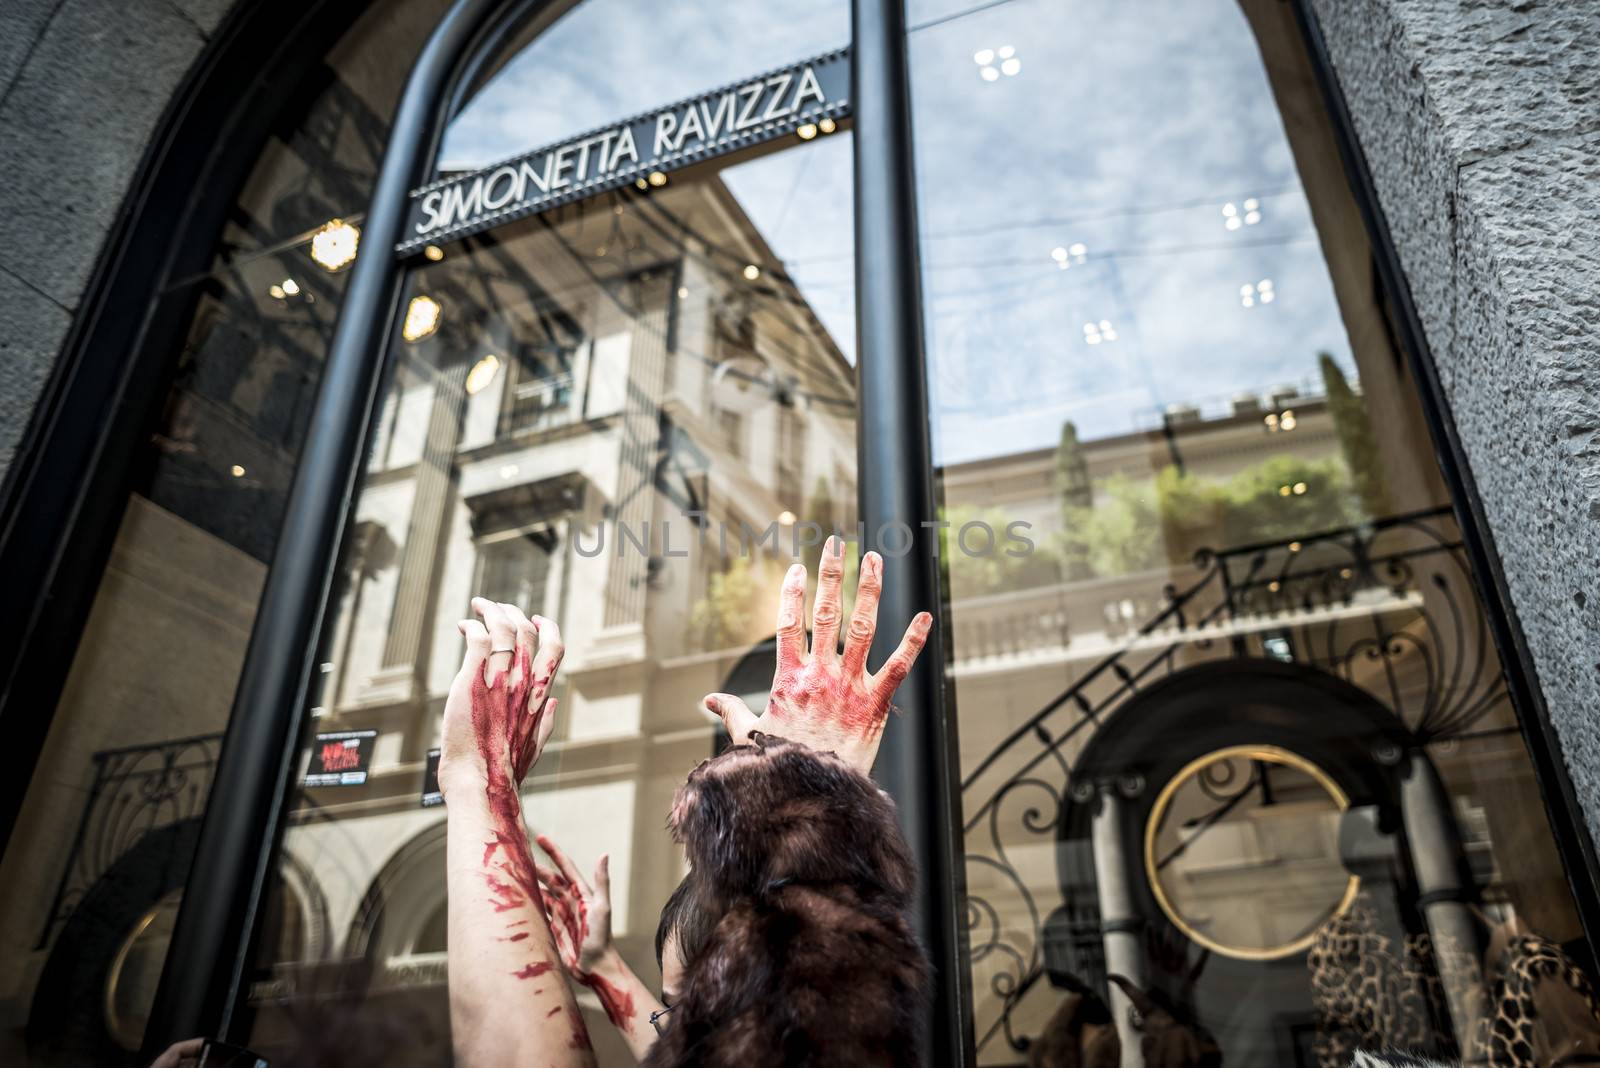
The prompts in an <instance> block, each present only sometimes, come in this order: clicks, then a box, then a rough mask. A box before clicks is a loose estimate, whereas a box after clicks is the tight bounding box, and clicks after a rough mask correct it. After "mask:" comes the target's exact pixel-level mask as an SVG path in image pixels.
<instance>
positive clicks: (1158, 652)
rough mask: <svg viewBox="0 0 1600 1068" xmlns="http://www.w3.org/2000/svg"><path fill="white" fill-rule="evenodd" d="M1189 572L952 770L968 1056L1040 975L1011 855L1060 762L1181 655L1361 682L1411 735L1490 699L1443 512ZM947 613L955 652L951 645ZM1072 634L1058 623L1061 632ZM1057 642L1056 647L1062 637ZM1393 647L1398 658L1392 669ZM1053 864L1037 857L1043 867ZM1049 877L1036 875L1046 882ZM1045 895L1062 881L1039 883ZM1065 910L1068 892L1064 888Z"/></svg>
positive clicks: (1050, 837) (1464, 570) (1031, 903)
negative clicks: (1251, 660)
mask: <svg viewBox="0 0 1600 1068" xmlns="http://www.w3.org/2000/svg"><path fill="white" fill-rule="evenodd" d="M1191 574H1192V576H1193V577H1192V579H1190V580H1186V581H1185V584H1184V585H1182V586H1181V587H1180V586H1178V585H1176V584H1168V585H1167V586H1166V587H1165V589H1164V591H1163V595H1162V600H1163V603H1162V604H1161V606H1160V607H1159V609H1157V610H1156V611H1155V612H1154V613H1153V614H1152V615H1150V616H1149V617H1148V618H1147V619H1146V620H1145V622H1144V623H1143V624H1142V625H1140V626H1138V627H1137V629H1133V630H1131V631H1130V632H1129V633H1127V634H1125V635H1124V636H1123V637H1122V638H1121V639H1120V640H1119V641H1117V642H1115V644H1114V648H1112V650H1111V651H1110V652H1108V653H1106V654H1104V655H1103V656H1100V657H1099V658H1098V659H1091V660H1086V661H1084V665H1083V666H1082V667H1081V668H1080V669H1079V670H1077V671H1075V672H1074V679H1075V681H1073V683H1072V684H1071V685H1070V686H1068V687H1066V688H1065V689H1063V690H1062V691H1061V692H1060V693H1058V694H1057V695H1056V696H1055V697H1054V698H1053V699H1051V700H1050V701H1049V702H1047V703H1046V704H1045V705H1044V706H1043V707H1042V708H1040V709H1039V710H1038V711H1037V712H1035V713H1034V714H1032V715H1031V716H1029V717H1028V718H1027V719H1025V720H1023V721H1022V722H1020V723H1018V724H1017V725H1016V726H1015V727H1013V728H1012V729H1011V730H1010V731H1009V732H1008V733H1007V734H1005V735H1004V736H1003V737H1002V738H1001V739H1000V740H999V742H998V743H997V744H995V745H994V746H993V747H992V748H991V749H990V750H989V752H988V753H987V754H986V755H985V756H984V757H982V758H981V759H980V760H978V761H977V762H976V763H974V764H973V765H972V766H971V767H970V768H969V769H967V770H966V771H965V776H964V778H963V781H962V801H963V810H964V817H963V831H964V835H965V847H966V864H967V868H968V884H969V892H968V896H967V910H966V912H967V915H966V923H967V929H968V935H969V939H970V948H971V962H972V967H973V987H974V991H975V992H976V993H977V994H978V995H979V1004H978V1006H977V1009H978V1020H977V1042H978V1049H979V1051H980V1052H984V1051H985V1050H986V1049H989V1051H990V1053H991V1054H994V1053H999V1054H1000V1055H1001V1056H1007V1055H1008V1054H1007V1053H1006V1052H1004V1051H1003V1047H994V1048H992V1049H990V1047H992V1044H993V1043H995V1042H996V1041H997V1040H1003V1041H1004V1043H1005V1045H1006V1046H1008V1047H1009V1051H1010V1053H1015V1054H1022V1053H1024V1052H1025V1051H1026V1050H1027V1048H1028V1046H1029V1039H1028V1038H1027V1037H1026V1036H1025V1035H1023V1034H1020V1033H1019V1027H1018V1026H1017V1023H1018V1021H1017V1019H1015V1017H1016V1015H1017V1013H1018V1007H1019V1005H1020V1004H1021V1002H1022V1001H1023V999H1024V998H1025V997H1026V996H1027V994H1028V993H1029V991H1030V990H1032V989H1034V988H1035V987H1037V986H1038V985H1039V984H1040V980H1041V979H1043V978H1044V976H1045V967H1044V959H1043V957H1044V952H1043V951H1044V941H1045V937H1046V934H1045V932H1044V930H1043V926H1044V913H1045V911H1046V909H1044V908H1042V907H1041V902H1040V899H1039V898H1038V897H1037V896H1036V894H1035V890H1036V889H1038V888H1039V887H1038V886H1037V883H1038V880H1037V879H1035V880H1033V881H1032V882H1030V880H1029V879H1028V878H1026V877H1025V876H1024V875H1023V874H1021V873H1020V872H1019V870H1018V865H1017V863H1016V862H1015V860H1014V859H1013V857H1014V855H1015V854H1017V853H1018V852H1019V851H1020V850H1022V849H1025V848H1027V847H1028V846H1031V845H1048V846H1053V845H1054V843H1055V840H1056V837H1057V834H1058V831H1059V821H1060V819H1061V816H1062V813H1063V810H1064V807H1065V804H1066V802H1067V800H1068V798H1069V796H1070V797H1075V798H1078V799H1079V800H1086V799H1087V797H1086V796H1083V791H1084V789H1085V788H1087V789H1088V790H1091V791H1092V790H1093V788H1094V784H1092V783H1078V782H1075V781H1074V779H1073V767H1072V760H1073V757H1074V755H1075V754H1076V753H1077V752H1079V751H1080V750H1081V749H1082V747H1083V745H1084V744H1085V743H1086V742H1087V741H1088V739H1089V738H1090V737H1091V736H1092V734H1093V732H1094V731H1095V729H1096V728H1097V727H1098V726H1099V725H1100V724H1102V723H1103V722H1104V721H1105V720H1106V718H1107V717H1108V716H1110V715H1111V714H1113V713H1114V712H1115V710H1116V709H1117V708H1118V707H1119V706H1120V705H1122V704H1123V703H1124V702H1126V701H1128V700H1129V699H1130V698H1132V697H1133V696H1135V695H1136V694H1138V693H1140V692H1141V691H1142V690H1143V689H1146V688H1148V687H1149V686H1150V685H1151V684H1153V683H1154V682H1156V681H1157V680H1159V679H1161V678H1164V677H1166V676H1167V675H1169V674H1171V673H1173V672H1175V671H1177V670H1178V669H1180V668H1181V667H1186V666H1188V665H1190V664H1193V663H1196V662H1198V661H1201V660H1204V659H1208V658H1221V657H1235V656H1243V655H1256V656H1262V655H1266V656H1275V657H1277V658H1278V659H1283V660H1291V661H1294V662H1298V663H1302V664H1306V665H1309V666H1312V667H1315V668H1317V669H1320V670H1322V671H1326V672H1328V673H1330V674H1333V675H1335V676H1338V677H1340V678H1343V679H1345V680H1346V681H1349V682H1352V683H1354V684H1356V685H1358V686H1361V687H1362V688H1364V689H1366V690H1367V692H1369V693H1370V694H1371V695H1372V696H1373V697H1374V698H1376V699H1377V700H1378V701H1380V702H1381V703H1383V704H1384V705H1386V706H1387V707H1388V708H1389V709H1390V710H1391V711H1393V712H1394V714H1395V715H1396V716H1397V717H1398V718H1399V719H1400V720H1401V721H1402V722H1403V723H1405V725H1406V726H1407V727H1408V728H1409V729H1410V731H1411V732H1412V734H1413V735H1414V736H1415V737H1417V739H1418V740H1419V741H1423V742H1431V741H1442V740H1446V739H1450V738H1454V737H1459V736H1461V735H1462V734H1464V733H1466V732H1467V731H1468V730H1469V729H1470V728H1472V727H1473V725H1474V724H1477V723H1479V722H1481V721H1482V720H1483V719H1484V717H1485V716H1487V715H1489V714H1490V713H1491V712H1493V711H1495V710H1496V709H1497V708H1501V707H1503V706H1504V705H1505V703H1506V702H1507V699H1508V698H1507V691H1506V685H1505V680H1504V676H1503V674H1502V673H1501V671H1500V668H1499V663H1498V660H1497V659H1496V657H1495V653H1494V651H1493V649H1492V646H1491V644H1490V643H1491V638H1490V634H1489V630H1488V625H1487V620H1485V619H1484V618H1483V616H1482V613H1481V612H1480V611H1479V610H1478V608H1477V605H1476V601H1475V598H1474V594H1473V592H1472V582H1471V576H1470V571H1469V568H1468V564H1467V559H1466V556H1465V552H1464V549H1463V545H1462V542H1461V540H1460V536H1459V532H1458V531H1457V529H1456V526H1455V522H1454V519H1453V518H1452V516H1451V513H1450V511H1449V509H1448V508H1438V509H1432V510H1428V511H1422V512H1415V513H1411V514H1407V515H1400V516H1395V517H1393V518H1389V519H1384V520H1380V521H1376V522H1373V523H1371V524H1366V525H1362V526H1356V527H1349V528H1345V529H1341V530H1332V531H1327V532H1324V533H1319V534H1315V535H1310V536H1305V537H1301V538H1284V539H1281V540H1277V541H1269V542H1261V543H1259V544H1253V545H1245V546H1240V547H1237V548H1232V549H1228V550H1226V551H1222V552H1213V551H1210V550H1202V551H1201V552H1199V553H1197V554H1196V557H1195V570H1194V571H1193V572H1192V573H1191ZM960 633H961V631H960V622H959V620H958V621H957V634H958V641H957V648H956V658H957V662H958V664H959V663H960V661H961V659H962V649H961V646H960V639H959V635H960ZM1079 637H1081V636H1074V637H1073V639H1072V640H1073V641H1074V642H1076V641H1078V640H1079ZM1069 648H1070V647H1069ZM1402 661H1404V662H1405V663H1404V670H1403V671H1402V670H1400V669H1399V665H1400V664H1401V662H1402ZM1051 874H1052V876H1054V868H1053V867H1052V868H1051ZM1053 882H1054V879H1053V878H1052V883H1053ZM1051 891H1052V892H1053V893H1058V894H1061V895H1062V896H1063V897H1065V896H1066V895H1065V893H1064V892H1063V891H1061V888H1059V887H1056V886H1053V885H1052V887H1051ZM1062 905H1063V908H1064V909H1065V910H1066V912H1067V913H1069V914H1070V913H1072V910H1073V909H1075V908H1076V909H1080V910H1081V909H1082V908H1083V907H1085V902H1082V901H1068V900H1063V902H1062Z"/></svg>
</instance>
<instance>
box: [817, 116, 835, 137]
mask: <svg viewBox="0 0 1600 1068" xmlns="http://www.w3.org/2000/svg"><path fill="white" fill-rule="evenodd" d="M838 128H839V124H838V123H836V122H834V121H833V120H832V119H831V118H828V117H827V116H823V118H822V121H821V122H819V123H817V129H819V130H821V131H822V132H823V133H825V134H831V133H833V131H835V130H837V129H838Z"/></svg>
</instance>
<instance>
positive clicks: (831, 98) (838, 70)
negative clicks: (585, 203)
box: [396, 49, 850, 253]
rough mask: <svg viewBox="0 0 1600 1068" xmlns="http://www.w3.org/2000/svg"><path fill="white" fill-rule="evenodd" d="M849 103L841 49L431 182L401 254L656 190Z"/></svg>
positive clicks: (416, 198)
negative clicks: (636, 189) (619, 194)
mask: <svg viewBox="0 0 1600 1068" xmlns="http://www.w3.org/2000/svg"><path fill="white" fill-rule="evenodd" d="M849 97H850V53H849V51H848V50H847V49H839V50H837V51H834V52H828V53H826V54H824V55H821V56H817V57H816V58H815V59H808V60H805V61H803V62H800V63H794V64H790V65H789V66H787V67H783V68H781V69H779V70H777V71H774V72H772V73H770V74H765V75H762V76H760V77H756V78H751V79H748V80H746V81H743V82H738V83H736V84H734V85H730V86H727V87H725V88H722V89H715V90H712V91H711V92H709V93H705V94H702V95H701V96H697V97H694V98H693V99H690V100H684V101H680V102H679V103H676V104H672V105H669V106H668V107H664V108H659V109H657V110H655V111H650V112H646V113H645V114H643V115H640V116H638V117H636V118H632V119H625V120H623V121H621V122H617V123H613V124H612V125H610V126H607V127H604V128H603V129H599V130H594V131H591V132H590V133H586V134H582V135H580V136H578V137H574V138H571V139H569V140H566V141H563V142H561V143H560V144H555V145H550V146H548V147H545V148H540V149H537V150H535V151H533V152H529V153H527V154H526V155H522V156H518V157H516V158H515V159H509V160H506V161H505V162H503V163H497V164H495V165H494V166H493V167H487V168H485V169H483V170H481V171H477V172H475V173H473V174H466V175H460V176H457V177H455V178H447V179H444V180H442V181H438V182H433V183H432V184H429V185H425V186H423V187H422V188H420V189H417V190H415V191H413V192H412V194H411V204H410V216H409V218H408V221H407V226H406V236H405V239H404V240H402V241H401V242H400V244H399V245H398V246H397V248H396V251H398V252H400V253H409V252H415V251H417V250H418V249H420V248H422V247H423V246H425V245H430V244H437V243H439V242H442V241H449V240H454V239H456V238H461V237H466V236H467V235H469V234H475V233H478V232H479V231H482V230H486V229H488V228H489V227H491V226H497V225H499V224H501V223H505V222H510V221H511V220H513V219H519V218H522V217H523V216H525V215H532V214H534V213H535V212H539V211H544V210H546V209H548V208H553V207H556V206H558V205H560V204H565V203H569V202H571V201H574V200H579V199H582V198H584V197H589V196H593V195H595V194H596V193H601V192H604V191H605V190H608V189H616V188H619V187H621V186H624V185H631V184H634V183H636V182H643V183H644V184H645V187H646V188H651V187H652V185H653V184H660V183H661V181H662V178H663V177H664V176H666V175H668V174H670V173H671V171H672V170H673V169H674V168H676V167H681V166H684V165H685V164H689V163H698V162H701V161H703V160H707V159H714V158H716V157H717V156H721V155H725V154H727V153H729V152H734V151H737V150H739V149H742V148H748V147H750V146H751V145H758V144H761V143H763V142H765V141H770V140H772V139H774V138H777V137H782V136H785V135H788V134H791V133H794V132H795V131H796V130H799V129H800V128H801V127H802V126H807V125H815V124H817V123H821V122H823V120H825V119H826V120H832V121H838V120H840V119H842V118H844V117H845V116H847V115H848V114H849V113H850V99H849ZM803 132H804V131H802V133H803ZM652 175H654V176H656V177H655V179H654V183H652V177H651V176H652Z"/></svg>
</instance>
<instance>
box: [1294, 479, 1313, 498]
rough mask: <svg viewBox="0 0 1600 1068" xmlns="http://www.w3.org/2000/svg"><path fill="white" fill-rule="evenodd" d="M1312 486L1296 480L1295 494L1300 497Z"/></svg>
mask: <svg viewBox="0 0 1600 1068" xmlns="http://www.w3.org/2000/svg"><path fill="white" fill-rule="evenodd" d="M1310 488H1311V487H1309V486H1307V485H1306V484H1305V483H1304V482H1296V483H1295V484H1294V495H1295V496H1296V497H1298V496H1300V495H1301V494H1303V493H1305V491H1306V490H1308V489H1310Z"/></svg>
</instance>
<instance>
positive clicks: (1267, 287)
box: [1239, 278, 1278, 308]
mask: <svg viewBox="0 0 1600 1068" xmlns="http://www.w3.org/2000/svg"><path fill="white" fill-rule="evenodd" d="M1277 296H1278V294H1277V291H1276V290H1275V289H1273V288H1272V279H1270V278H1263V279H1262V280H1261V281H1259V282H1257V283H1256V284H1255V285H1251V284H1250V283H1249V282H1246V283H1245V284H1244V285H1242V286H1240V287H1239V303H1240V304H1242V305H1243V306H1244V307H1246V308H1252V307H1254V306H1255V305H1256V302H1257V301H1259V302H1260V303H1262V304H1271V303H1272V302H1273V301H1274V300H1276V299H1277Z"/></svg>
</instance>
